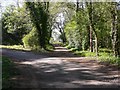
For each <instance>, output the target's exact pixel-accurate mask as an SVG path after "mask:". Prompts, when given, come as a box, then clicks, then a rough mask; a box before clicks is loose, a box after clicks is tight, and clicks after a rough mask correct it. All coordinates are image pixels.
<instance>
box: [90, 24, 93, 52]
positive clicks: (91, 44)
mask: <svg viewBox="0 0 120 90" xmlns="http://www.w3.org/2000/svg"><path fill="white" fill-rule="evenodd" d="M90 52H93V39H92V27H91V26H90Z"/></svg>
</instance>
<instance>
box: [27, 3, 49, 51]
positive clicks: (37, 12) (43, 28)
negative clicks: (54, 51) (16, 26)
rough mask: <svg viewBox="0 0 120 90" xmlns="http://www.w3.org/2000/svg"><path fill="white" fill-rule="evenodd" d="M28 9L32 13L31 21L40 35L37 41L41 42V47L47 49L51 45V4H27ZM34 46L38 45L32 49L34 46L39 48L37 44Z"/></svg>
mask: <svg viewBox="0 0 120 90" xmlns="http://www.w3.org/2000/svg"><path fill="white" fill-rule="evenodd" d="M26 7H27V8H28V10H29V11H30V17H31V21H32V23H33V26H34V27H35V29H36V32H37V33H38V35H39V36H38V38H36V39H37V41H38V40H39V47H41V48H44V49H45V48H46V45H47V44H49V40H50V36H51V35H50V34H51V30H50V28H51V27H50V25H49V11H48V9H49V2H26ZM32 40H33V39H32ZM34 44H36V45H35V46H33V45H30V47H32V46H33V48H34V47H36V46H37V48H39V47H38V44H37V43H34Z"/></svg>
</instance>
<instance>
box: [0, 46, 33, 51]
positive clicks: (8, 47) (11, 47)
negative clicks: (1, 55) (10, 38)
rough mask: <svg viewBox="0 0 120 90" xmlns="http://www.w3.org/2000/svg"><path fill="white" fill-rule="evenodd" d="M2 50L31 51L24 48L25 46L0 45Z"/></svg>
mask: <svg viewBox="0 0 120 90" xmlns="http://www.w3.org/2000/svg"><path fill="white" fill-rule="evenodd" d="M0 48H7V49H15V50H25V51H30V50H31V49H29V48H24V47H23V45H0Z"/></svg>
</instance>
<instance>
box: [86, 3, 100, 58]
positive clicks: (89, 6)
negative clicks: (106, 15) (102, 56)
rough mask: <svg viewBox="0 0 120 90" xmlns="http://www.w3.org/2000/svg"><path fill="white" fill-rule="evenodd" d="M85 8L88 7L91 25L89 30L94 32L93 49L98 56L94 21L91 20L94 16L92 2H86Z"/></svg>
mask: <svg viewBox="0 0 120 90" xmlns="http://www.w3.org/2000/svg"><path fill="white" fill-rule="evenodd" d="M87 8H88V14H89V25H90V27H91V30H92V31H93V32H94V34H95V51H96V56H98V38H97V32H96V31H95V27H94V23H93V22H94V21H93V18H94V17H93V5H92V2H90V3H88V2H87ZM91 37H92V36H91ZM91 42H92V41H91ZM91 48H92V47H91Z"/></svg>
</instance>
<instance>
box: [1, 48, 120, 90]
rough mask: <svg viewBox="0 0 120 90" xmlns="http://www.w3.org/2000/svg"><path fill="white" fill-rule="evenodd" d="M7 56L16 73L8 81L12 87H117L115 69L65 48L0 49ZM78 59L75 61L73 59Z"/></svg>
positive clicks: (117, 78) (117, 73) (118, 81)
mask: <svg viewBox="0 0 120 90" xmlns="http://www.w3.org/2000/svg"><path fill="white" fill-rule="evenodd" d="M2 54H3V55H5V56H8V57H11V58H12V59H13V60H14V61H15V63H16V68H18V69H19V70H20V75H17V76H15V77H13V78H12V79H11V80H12V81H13V82H14V83H15V85H14V88H94V87H97V88H102V87H103V88H112V87H113V88H117V87H119V86H120V84H119V83H120V76H119V70H118V69H117V68H112V67H108V66H104V65H101V64H99V63H98V62H97V61H96V60H88V59H87V58H86V57H78V56H77V55H74V54H72V53H71V52H69V51H68V50H67V49H66V48H64V47H60V46H56V47H55V50H54V51H53V52H50V53H41V54H35V53H32V52H25V51H16V50H8V49H3V50H2ZM77 61H79V62H77Z"/></svg>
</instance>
